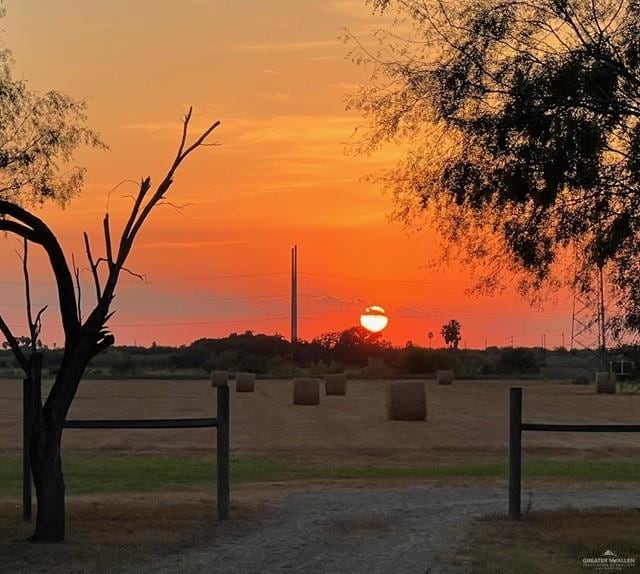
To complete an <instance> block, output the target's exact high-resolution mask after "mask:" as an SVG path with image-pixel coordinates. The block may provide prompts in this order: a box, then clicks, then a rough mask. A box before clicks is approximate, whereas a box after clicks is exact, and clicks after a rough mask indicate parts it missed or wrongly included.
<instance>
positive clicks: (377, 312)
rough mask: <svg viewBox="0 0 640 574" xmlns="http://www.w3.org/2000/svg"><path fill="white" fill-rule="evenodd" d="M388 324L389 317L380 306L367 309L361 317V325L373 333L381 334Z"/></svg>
mask: <svg viewBox="0 0 640 574" xmlns="http://www.w3.org/2000/svg"><path fill="white" fill-rule="evenodd" d="M388 323H389V317H387V315H386V313H385V310H384V309H383V308H382V307H379V306H378V305H373V306H371V307H367V308H366V309H365V310H364V313H363V314H362V315H360V324H361V325H362V326H363V327H364V328H365V329H367V331H371V332H372V333H379V332H380V331H382V330H383V329H384V328H385V327H386V326H387V324H388Z"/></svg>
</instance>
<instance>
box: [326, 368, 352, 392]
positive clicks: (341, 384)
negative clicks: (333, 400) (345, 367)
mask: <svg viewBox="0 0 640 574" xmlns="http://www.w3.org/2000/svg"><path fill="white" fill-rule="evenodd" d="M324 389H325V392H326V393H327V395H340V396H344V395H346V394H347V377H345V375H344V373H340V374H334V375H326V376H325V378H324Z"/></svg>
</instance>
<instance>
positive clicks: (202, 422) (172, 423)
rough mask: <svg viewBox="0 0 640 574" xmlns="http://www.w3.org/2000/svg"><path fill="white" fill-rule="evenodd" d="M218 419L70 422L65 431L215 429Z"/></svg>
mask: <svg viewBox="0 0 640 574" xmlns="http://www.w3.org/2000/svg"><path fill="white" fill-rule="evenodd" d="M217 426H218V419H121V420H100V421H97V420H89V421H85V420H71V421H65V422H64V428H66V429H193V428H210V427H217Z"/></svg>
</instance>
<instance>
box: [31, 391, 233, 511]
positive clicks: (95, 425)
mask: <svg viewBox="0 0 640 574" xmlns="http://www.w3.org/2000/svg"><path fill="white" fill-rule="evenodd" d="M28 387H29V381H28V379H25V380H24V381H23V393H24V397H23V398H24V402H23V404H24V407H23V453H22V457H23V459H22V460H23V467H22V473H23V474H22V517H23V519H24V520H25V521H30V520H31V515H32V494H31V467H30V464H29V443H30V427H31V424H30V418H31V417H30V413H29V409H28V404H29V401H28ZM216 388H217V392H218V404H217V417H216V418H194V419H120V420H68V421H65V422H64V428H65V429H112V430H117V429H194V428H212V427H215V428H217V431H218V432H217V440H216V446H217V448H216V464H217V469H216V470H217V472H216V477H217V506H218V518H219V519H220V520H226V519H227V518H229V506H230V494H229V387H228V386H227V385H218V386H217V387H216Z"/></svg>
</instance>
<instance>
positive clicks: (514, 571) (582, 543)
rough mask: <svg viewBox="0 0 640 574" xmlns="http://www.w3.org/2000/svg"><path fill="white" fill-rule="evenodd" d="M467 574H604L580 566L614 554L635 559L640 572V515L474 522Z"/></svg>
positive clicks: (575, 514)
mask: <svg viewBox="0 0 640 574" xmlns="http://www.w3.org/2000/svg"><path fill="white" fill-rule="evenodd" d="M472 539H473V548H472V550H471V552H470V556H469V558H470V561H471V564H470V567H469V570H470V571H471V572H474V574H548V573H549V572H559V573H560V572H561V573H562V574H578V573H581V574H584V573H585V572H594V571H595V572H602V571H603V570H596V569H594V568H593V567H585V566H583V565H582V560H583V558H597V557H599V556H601V555H602V554H603V553H604V552H605V551H606V550H611V551H613V552H614V553H615V554H617V555H618V557H620V558H635V559H636V560H637V562H638V564H637V566H636V567H625V568H615V569H611V570H607V571H608V572H637V571H638V568H640V514H639V513H638V511H637V510H630V511H622V510H615V511H602V510H598V511H576V510H571V511H558V512H539V513H537V512H534V513H531V514H530V515H528V516H527V517H526V518H525V519H524V520H522V521H508V520H505V519H500V520H482V521H478V522H476V523H474V527H473V534H472Z"/></svg>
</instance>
